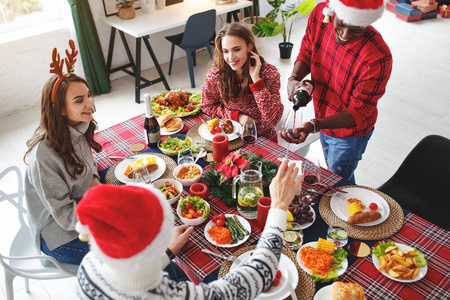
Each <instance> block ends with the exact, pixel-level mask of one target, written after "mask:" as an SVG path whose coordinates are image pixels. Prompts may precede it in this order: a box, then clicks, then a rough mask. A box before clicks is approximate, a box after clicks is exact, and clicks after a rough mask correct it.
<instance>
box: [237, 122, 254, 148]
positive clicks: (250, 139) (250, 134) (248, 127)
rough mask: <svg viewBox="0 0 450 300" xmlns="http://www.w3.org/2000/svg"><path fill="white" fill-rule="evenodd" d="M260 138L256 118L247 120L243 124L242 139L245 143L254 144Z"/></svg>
mask: <svg viewBox="0 0 450 300" xmlns="http://www.w3.org/2000/svg"><path fill="white" fill-rule="evenodd" d="M257 138H258V132H257V130H256V123H255V120H251V121H247V122H246V123H245V124H244V125H243V126H242V133H241V140H242V142H244V144H254V143H255V142H256V139H257Z"/></svg>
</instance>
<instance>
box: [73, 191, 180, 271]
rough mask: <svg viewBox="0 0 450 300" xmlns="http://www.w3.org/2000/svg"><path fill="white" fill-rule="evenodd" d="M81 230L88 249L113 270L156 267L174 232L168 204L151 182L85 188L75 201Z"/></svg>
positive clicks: (78, 228)
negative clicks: (87, 243) (87, 235)
mask: <svg viewBox="0 0 450 300" xmlns="http://www.w3.org/2000/svg"><path fill="white" fill-rule="evenodd" d="M76 214H77V217H78V223H77V225H76V229H77V231H78V232H80V233H81V234H89V235H90V236H91V237H92V238H90V239H89V241H90V246H91V252H93V254H94V255H95V256H96V257H97V258H99V259H101V260H102V261H103V262H105V263H106V264H108V266H109V267H111V268H112V269H115V270H126V271H135V272H139V271H140V270H141V269H143V268H148V267H149V266H151V267H152V269H154V268H156V269H160V268H158V267H157V266H158V264H160V260H161V259H160V258H161V255H163V254H164V252H165V250H166V249H167V245H168V244H169V241H170V239H171V237H172V235H173V233H174V217H173V212H172V208H171V207H170V205H169V203H168V201H167V200H166V198H165V197H164V195H163V194H162V192H161V191H160V190H159V189H157V188H155V187H153V186H151V185H144V184H142V185H125V186H113V185H108V184H102V185H98V186H95V187H92V188H90V189H89V190H87V191H86V193H85V194H84V196H83V198H82V199H81V201H80V202H79V203H78V204H77V207H76Z"/></svg>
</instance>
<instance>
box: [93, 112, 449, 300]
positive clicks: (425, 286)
mask: <svg viewBox="0 0 450 300" xmlns="http://www.w3.org/2000/svg"><path fill="white" fill-rule="evenodd" d="M200 116H202V118H199V115H196V116H188V117H185V118H183V128H182V130H181V133H185V134H187V135H188V136H189V134H192V129H195V131H196V130H197V128H198V125H199V124H201V123H202V122H203V119H207V118H209V117H208V116H207V115H205V114H203V113H202V112H200ZM143 123H144V114H141V115H138V116H135V117H133V118H131V119H128V120H126V121H123V122H121V123H119V124H116V125H114V126H112V127H109V128H106V129H103V130H100V131H98V132H96V134H95V139H96V141H97V142H99V143H100V144H101V145H102V151H101V152H99V153H96V152H93V153H94V157H95V159H96V161H97V164H98V171H99V174H100V179H101V180H100V181H101V182H103V183H105V182H106V183H110V184H123V183H121V182H120V181H117V180H116V178H115V177H114V172H113V170H114V168H115V167H116V166H117V165H118V163H120V161H117V159H112V158H110V156H115V157H117V156H118V157H124V158H125V157H128V156H131V155H133V154H135V153H134V152H133V151H131V150H130V146H131V145H134V144H137V143H142V144H145V137H144V129H143ZM235 148H236V149H230V151H231V150H235V151H237V150H238V149H242V151H243V152H246V153H254V154H261V155H262V157H263V158H264V159H266V160H269V161H272V162H277V163H278V164H281V159H283V158H285V156H286V148H284V147H282V146H280V145H279V144H277V143H275V142H273V141H271V140H268V139H266V138H264V137H258V139H257V141H256V142H255V143H254V144H250V145H242V147H239V148H237V147H235ZM140 153H153V154H154V155H158V156H164V155H163V154H162V153H161V151H160V150H159V149H157V148H156V149H155V148H148V147H146V148H145V150H144V151H142V152H140ZM164 159H165V161H166V163H167V166H169V165H170V166H176V162H175V160H174V159H173V157H169V156H167V157H165V156H164ZM304 159H305V158H304V157H301V156H300V155H298V154H296V153H293V152H289V160H290V161H299V162H301V161H303V160H304ZM198 163H199V164H200V165H201V166H202V167H203V170H204V173H205V172H208V170H209V169H210V163H208V162H206V161H204V160H203V159H200V160H199V162H198ZM169 169H170V167H169ZM320 172H321V174H320V175H321V182H322V183H324V184H325V185H323V186H319V187H315V188H316V189H317V190H318V191H319V192H320V193H323V194H324V195H319V194H316V195H315V196H316V197H318V198H319V199H318V200H319V203H318V204H317V205H315V206H313V209H314V212H315V220H314V222H313V223H312V225H311V226H309V227H308V228H306V229H304V230H303V234H304V236H303V243H304V244H305V243H308V242H313V241H317V240H318V238H319V237H322V238H326V235H327V230H328V226H329V224H330V223H331V222H333V223H339V222H343V221H342V220H340V219H339V218H338V216H336V214H335V213H333V210H332V209H331V208H330V202H331V199H332V198H333V191H332V190H331V189H329V188H327V187H326V185H329V186H334V185H336V184H337V183H338V182H339V181H340V179H341V177H340V176H338V175H337V174H334V173H332V172H330V171H329V170H327V169H325V168H323V167H322V168H321V170H320ZM165 174H166V175H168V176H170V175H171V172H170V171H169V172H167V171H166V173H165ZM201 182H203V183H205V181H204V179H203V178H202V179H201ZM305 186H306V187H307V185H306V184H305ZM349 187H350V188H351V187H354V186H349ZM340 188H344V189H345V188H346V187H340ZM357 188H360V189H365V190H368V191H370V192H372V193H376V194H377V195H379V196H380V197H382V198H383V199H385V200H386V202H387V203H388V205H389V206H390V214H389V217H388V219H387V220H386V221H384V222H383V223H381V224H378V225H376V226H372V227H361V226H353V227H351V228H348V234H349V240H348V244H347V245H345V246H344V249H345V250H346V251H347V252H349V248H348V246H349V245H350V244H351V243H352V242H364V243H366V244H367V245H368V246H369V247H374V246H375V245H377V244H378V243H379V242H380V241H390V242H395V243H401V244H405V245H408V246H411V247H414V248H416V249H418V250H419V251H421V252H422V253H423V254H424V255H425V258H426V260H427V263H428V265H427V272H426V274H425V276H424V277H423V278H421V279H420V280H418V281H416V282H410V283H403V282H399V281H394V280H392V279H390V278H388V277H387V276H385V275H383V274H382V273H380V272H379V271H378V269H377V268H376V267H375V266H374V263H373V261H372V256H371V255H368V256H365V257H356V256H354V255H353V254H350V253H349V254H348V257H347V259H348V267H347V269H346V270H345V272H344V273H343V274H342V275H340V276H339V279H338V280H340V281H344V282H353V283H358V284H359V285H361V286H362V287H363V289H364V292H365V296H366V299H405V300H411V299H413V300H416V299H450V291H449V290H450V243H449V242H450V234H449V232H448V231H446V230H444V229H442V228H440V227H438V226H436V225H434V224H432V223H430V222H429V221H427V220H424V219H422V218H421V217H419V216H418V215H416V214H414V213H412V212H409V211H407V210H405V209H403V208H401V207H400V206H399V205H398V203H397V202H395V200H394V199H392V198H391V197H389V196H388V195H385V194H383V193H381V192H379V191H377V190H376V189H373V188H371V187H364V186H357ZM302 193H306V191H305V189H303V190H302ZM187 195H189V188H188V187H185V188H184V190H183V191H182V196H187ZM302 195H303V194H302ZM206 200H207V201H208V203H209V205H210V215H218V214H220V213H226V214H239V213H238V211H237V209H236V207H235V206H233V207H228V206H227V205H226V204H225V203H224V202H223V201H222V200H220V199H218V198H217V197H216V196H214V195H212V194H211V193H210V194H209V195H208V198H207V199H206ZM176 207H177V204H173V205H172V208H173V211H174V214H175V223H176V225H181V224H182V223H181V220H180V219H179V217H178V216H177V214H176ZM436 209H439V208H436ZM247 221H248V223H249V224H250V226H251V234H250V237H249V238H248V240H246V241H245V242H244V243H242V244H240V245H238V246H235V247H227V248H224V247H216V246H215V245H213V244H212V243H210V242H209V241H208V240H207V238H206V236H205V233H204V228H205V226H206V223H207V221H206V222H205V223H203V224H202V225H199V226H196V227H195V229H194V232H193V234H192V235H191V237H190V239H189V242H188V243H187V244H186V245H185V246H184V248H183V249H182V250H181V252H180V253H179V254H178V255H177V256H176V258H175V261H176V263H177V264H178V265H179V266H180V267H181V268H182V269H183V271H184V272H185V273H186V274H187V275H188V277H189V278H190V280H192V281H193V282H194V283H196V284H198V283H200V282H204V283H208V282H211V281H214V280H216V279H217V278H220V277H221V276H223V275H224V274H226V273H227V272H229V269H230V266H231V265H232V262H228V261H224V260H223V259H222V258H220V257H215V256H210V255H208V254H206V253H203V252H202V251H201V250H202V249H208V250H210V251H214V252H216V253H220V254H222V255H225V256H229V255H233V254H235V255H236V254H239V255H241V254H242V253H241V252H242V251H246V250H247V249H250V248H251V247H254V245H255V244H257V242H258V239H259V237H260V236H261V234H262V229H261V228H258V226H257V222H256V219H248V220H247ZM283 253H284V254H286V255H287V257H288V258H290V259H291V260H292V262H293V263H294V265H295V267H296V269H297V271H298V275H299V279H298V282H297V284H296V286H295V287H294V289H295V293H296V296H297V298H298V299H315V298H314V297H315V296H317V295H318V294H317V292H318V291H319V290H320V289H322V288H324V289H325V288H327V287H328V286H329V285H330V284H331V282H328V283H315V282H314V281H313V280H312V279H311V276H310V275H309V274H307V273H306V272H305V271H304V270H303V269H302V268H301V267H300V266H299V264H298V262H297V260H296V255H297V253H296V252H295V251H291V250H287V249H283ZM317 297H318V296H317ZM287 298H288V299H291V296H288V297H287ZM272 299H276V297H275V298H272ZM316 299H326V298H316Z"/></svg>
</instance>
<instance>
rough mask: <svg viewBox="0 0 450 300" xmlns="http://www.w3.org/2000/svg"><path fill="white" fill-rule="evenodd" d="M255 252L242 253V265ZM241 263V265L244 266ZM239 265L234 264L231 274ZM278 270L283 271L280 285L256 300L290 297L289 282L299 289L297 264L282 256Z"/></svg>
mask: <svg viewBox="0 0 450 300" xmlns="http://www.w3.org/2000/svg"><path fill="white" fill-rule="evenodd" d="M253 252H254V250H251V251H247V252H245V253H242V254H241V255H240V256H239V258H240V259H241V261H242V263H244V262H246V261H247V260H248V259H249V258H250V255H251V253H253ZM242 263H241V264H242ZM237 267H238V265H237V264H236V263H234V262H233V264H232V265H231V267H230V272H231V271H233V270H234V269H236V268H237ZM278 270H280V271H281V273H282V276H281V279H280V284H279V285H278V286H276V287H272V288H271V289H270V290H269V291H268V292H266V293H262V294H260V295H259V296H258V297H256V298H255V299H256V300H260V299H284V298H286V297H288V296H289V295H290V291H289V289H288V288H286V285H287V283H288V282H289V283H290V284H291V286H292V287H294V289H295V288H296V287H297V283H298V270H297V267H296V266H295V264H294V263H293V262H292V260H290V259H289V258H288V257H287V256H286V255H284V254H281V257H280V263H279V265H278Z"/></svg>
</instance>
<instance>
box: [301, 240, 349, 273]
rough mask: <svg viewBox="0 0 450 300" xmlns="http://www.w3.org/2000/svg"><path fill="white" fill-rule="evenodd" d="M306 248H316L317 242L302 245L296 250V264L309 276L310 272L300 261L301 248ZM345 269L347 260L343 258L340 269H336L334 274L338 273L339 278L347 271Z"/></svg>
mask: <svg viewBox="0 0 450 300" xmlns="http://www.w3.org/2000/svg"><path fill="white" fill-rule="evenodd" d="M307 246H311V247H313V248H316V246H317V242H309V243H306V244H304V245H303V246H302V247H301V248H300V249H299V250H298V252H297V255H296V257H297V262H298V264H299V266H300V267H301V268H302V269H303V270H304V271H305V272H306V273H308V274H311V271H310V270H309V269H308V268H307V267H305V266H304V265H303V263H302V261H301V260H300V250H301V249H302V248H304V247H307ZM347 268H348V259H347V258H344V260H343V261H342V268H340V269H336V272H337V273H338V276H341V275H342V274H344V273H345V271H346V270H347Z"/></svg>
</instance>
